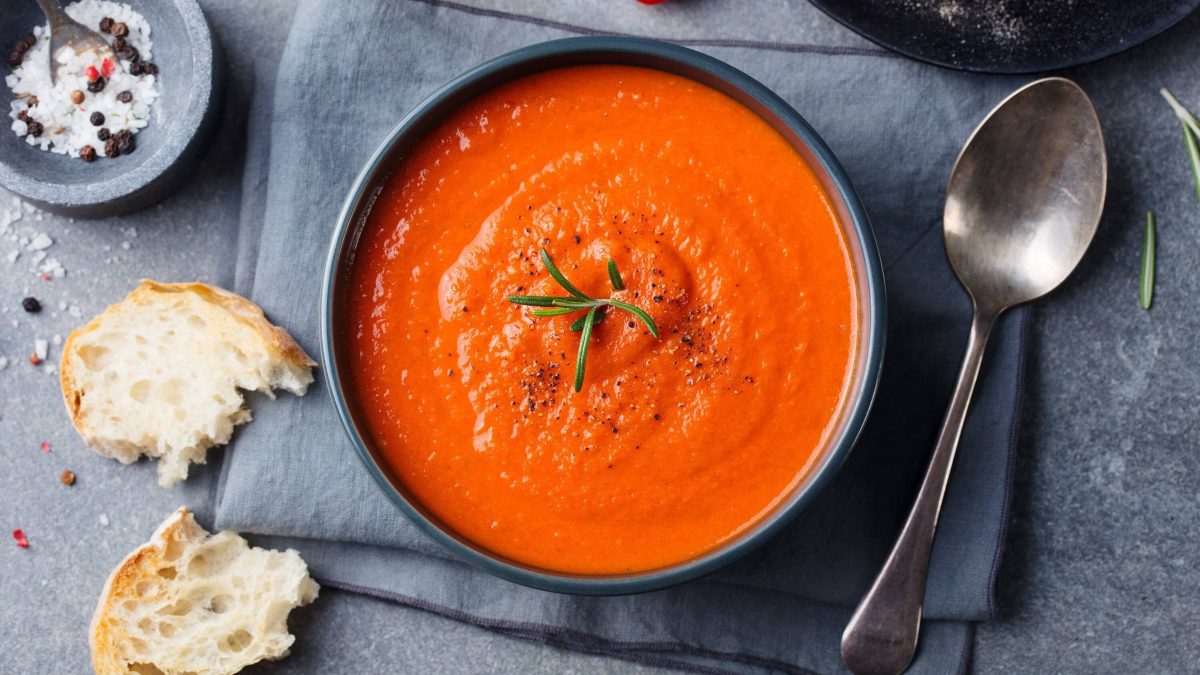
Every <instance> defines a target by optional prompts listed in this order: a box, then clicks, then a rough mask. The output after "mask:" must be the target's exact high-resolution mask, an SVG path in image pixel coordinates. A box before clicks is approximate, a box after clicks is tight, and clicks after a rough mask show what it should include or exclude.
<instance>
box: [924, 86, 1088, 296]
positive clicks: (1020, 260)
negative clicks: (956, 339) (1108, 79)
mask: <svg viewBox="0 0 1200 675" xmlns="http://www.w3.org/2000/svg"><path fill="white" fill-rule="evenodd" d="M1107 171H1108V167H1107V160H1106V157H1105V153H1104V138H1103V136H1102V134H1101V133H1100V120H1099V119H1098V118H1097V117H1096V111H1095V109H1094V108H1093V107H1092V103H1091V101H1089V100H1088V97H1087V94H1085V93H1084V92H1083V90H1082V89H1080V88H1079V85H1077V84H1075V83H1074V82H1072V81H1070V80H1067V79H1064V78H1060V77H1056V78H1048V79H1044V80H1038V81H1037V82H1034V83H1032V84H1029V85H1027V86H1025V87H1022V88H1021V89H1018V90H1017V91H1016V92H1014V93H1013V94H1011V95H1010V96H1009V97H1008V98H1006V99H1005V100H1004V101H1003V102H1001V103H1000V105H998V106H996V108H995V110H993V112H992V113H991V115H989V116H988V118H987V120H986V122H985V123H983V124H981V125H980V126H979V128H978V129H976V131H975V133H974V134H973V135H972V136H971V138H970V139H969V140H968V141H967V144H966V146H965V147H964V148H963V150H962V153H961V154H959V156H958V161H957V162H956V163H955V165H954V170H953V171H952V172H951V174H950V185H949V187H948V188H947V190H946V208H945V212H944V215H943V221H944V227H945V238H946V254H947V256H948V257H949V259H950V265H951V267H953V268H954V273H955V274H956V275H958V278H959V279H960V280H961V281H962V284H963V286H965V287H966V289H967V291H968V292H969V293H970V294H971V297H972V298H973V299H974V300H975V301H976V302H977V303H979V302H984V301H986V304H988V305H989V306H990V307H993V308H996V309H1000V308H1004V307H1010V306H1012V305H1016V304H1020V303H1023V302H1028V301H1030V300H1033V299H1035V298H1038V297H1041V296H1042V295H1045V294H1046V293H1049V292H1050V291H1051V290H1053V289H1054V288H1055V287H1057V286H1058V285H1059V284H1061V283H1062V282H1063V281H1064V280H1065V279H1066V278H1067V275H1069V274H1070V273H1071V271H1072V270H1074V269H1075V266H1076V265H1078V264H1079V260H1080V259H1081V258H1082V257H1083V253H1084V251H1086V250H1087V247H1088V244H1090V243H1091V241H1092V237H1093V236H1094V235H1095V233H1096V226H1097V225H1098V224H1099V222H1100V212H1101V211H1102V210H1103V208H1104V193H1105V185H1106V183H1107V180H1106V176H1107Z"/></svg>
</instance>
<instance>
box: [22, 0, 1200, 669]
mask: <svg viewBox="0 0 1200 675" xmlns="http://www.w3.org/2000/svg"><path fill="white" fill-rule="evenodd" d="M30 1H31V0H30ZM471 4H476V5H481V6H482V5H487V4H489V3H487V2H485V0H471ZM739 4H740V3H739ZM202 5H203V6H204V9H205V11H206V13H207V15H208V17H209V20H210V21H211V23H212V24H213V26H214V29H215V32H216V34H217V35H218V36H219V38H220V40H221V41H222V43H223V44H224V47H225V51H226V55H227V57H228V60H229V67H230V73H229V75H230V77H229V85H228V86H229V90H228V92H227V98H228V105H227V109H226V111H225V115H224V119H223V123H222V127H221V129H220V130H219V132H218V137H217V138H216V140H215V141H214V143H213V144H212V147H211V148H210V149H209V151H208V154H207V156H206V157H205V159H204V160H203V163H202V164H201V166H200V168H199V170H198V171H197V173H196V175H195V177H194V179H193V180H191V181H190V182H189V183H188V185H187V186H186V187H185V188H184V189H182V190H181V191H180V192H179V193H178V194H176V195H174V196H172V197H171V198H169V199H168V200H167V201H166V202H164V203H163V204H161V205H159V206H157V207H154V208H151V209H148V210H146V211H143V212H140V213H136V214H132V215H129V216H125V217H121V218H115V219H109V220H103V221H90V222H89V221H82V220H75V221H72V220H69V219H65V218H58V217H53V216H50V215H49V214H40V213H37V212H33V211H29V210H26V209H24V208H22V207H21V206H20V205H19V204H15V203H14V202H13V200H12V198H11V197H10V196H8V195H5V194H3V193H2V192H0V223H2V222H3V221H4V220H5V219H7V218H10V217H11V215H12V214H13V213H14V212H15V211H18V210H19V211H20V212H21V218H20V219H19V220H16V221H15V222H13V223H12V224H11V225H10V226H9V227H8V230H7V231H4V228H0V289H2V290H0V356H2V357H5V358H7V366H6V367H5V368H3V369H0V452H3V456H4V464H3V469H0V537H2V538H0V598H3V601H2V602H0V647H2V648H0V672H4V673H7V672H13V673H16V672H81V671H86V670H87V669H88V648H87V624H88V620H89V618H90V616H91V612H92V609H93V606H94V602H95V599H96V596H97V594H98V593H99V590H100V587H101V585H102V583H103V581H104V578H105V577H106V576H107V574H108V573H109V571H110V570H111V568H112V567H113V566H114V565H115V564H116V563H117V562H118V561H119V560H120V559H121V558H122V557H123V556H124V555H125V554H126V553H127V552H128V551H130V550H132V549H133V548H134V547H135V546H137V545H138V544H140V543H142V542H144V541H145V540H146V539H147V538H148V537H149V535H150V533H151V531H152V530H153V529H154V527H155V526H156V525H157V524H158V522H159V521H161V520H162V519H163V518H164V517H165V516H166V515H167V514H168V513H170V511H172V510H173V509H174V508H176V507H177V506H179V505H180V504H191V505H196V504H202V503H204V502H205V499H206V496H207V495H208V491H209V489H210V486H211V480H212V478H213V473H214V472H213V471H212V470H211V468H207V469H201V470H200V471H196V472H194V477H193V478H192V479H189V481H188V482H187V484H186V485H185V486H183V487H180V488H176V489H175V490H171V491H168V490H163V489H161V488H159V487H158V486H157V485H156V484H155V481H154V467H153V465H152V464H149V463H144V462H143V463H140V464H137V465H134V466H130V467H125V466H121V465H119V464H117V463H116V462H112V461H108V460H104V459H102V458H100V457H98V456H96V455H93V454H92V453H90V452H89V451H87V450H86V449H85V448H84V447H83V446H82V443H81V442H80V441H79V439H78V437H77V436H76V435H75V433H74V431H73V430H72V429H71V427H70V425H69V422H68V421H67V419H66V416H65V413H64V411H63V407H62V403H61V400H60V396H59V392H58V380H57V374H56V373H52V372H46V370H47V369H45V368H44V367H41V368H35V367H33V366H31V365H30V364H29V363H28V361H27V356H28V354H29V352H30V351H32V350H33V345H34V340H35V339H45V340H47V341H49V342H50V360H49V363H51V364H53V363H56V362H57V359H58V356H59V345H58V340H59V339H61V338H65V337H66V335H67V334H68V333H69V332H70V331H71V329H72V328H74V327H75V326H77V325H79V324H81V323H82V322H83V321H85V320H86V319H87V318H88V317H90V316H92V315H94V314H95V313H97V312H99V311H100V310H102V309H103V308H104V307H105V306H106V305H108V304H110V303H111V302H114V301H116V300H118V299H119V298H120V297H122V296H124V295H125V293H127V292H128V291H129V290H130V289H131V288H132V287H133V286H134V284H135V283H136V281H137V280H138V279H140V278H143V277H151V278H156V279H162V280H167V281H183V280H192V279H199V280H203V281H208V282H211V283H216V284H222V285H229V284H230V282H231V278H232V256H233V251H234V246H235V244H236V241H237V222H238V217H239V206H240V195H241V193H242V189H243V185H242V181H241V166H242V162H243V156H242V153H243V149H244V147H245V140H246V139H245V134H246V127H245V119H246V115H247V110H248V108H249V106H250V104H251V101H250V94H251V92H252V91H253V86H252V85H253V83H254V81H255V79H256V78H271V77H273V68H274V66H273V64H274V63H275V62H276V60H277V59H278V54H279V52H280V50H281V49H282V46H283V43H284V40H285V39H286V35H287V30H288V25H289V22H290V17H291V13H292V7H293V5H292V3H291V2H288V1H286V0H270V1H269V2H255V3H245V2H242V1H241V0H202ZM681 5H684V9H683V10H678V14H677V15H676V17H675V18H674V19H673V22H672V23H671V25H670V27H669V28H670V31H673V32H671V33H670V34H673V35H674V34H678V35H679V36H681V37H682V36H688V35H690V36H699V35H705V36H711V35H712V34H714V33H718V34H721V35H722V36H725V34H729V35H738V36H746V35H747V32H753V33H754V35H753V36H756V37H761V38H767V37H779V36H780V35H786V37H787V39H789V40H791V41H810V42H819V43H822V44H840V45H860V44H863V43H862V41H861V39H860V38H858V37H856V36H854V35H853V34H851V33H850V32H849V31H847V30H846V29H844V28H842V27H841V26H839V25H837V24H836V23H834V22H833V21H831V20H829V19H828V18H826V17H825V16H824V15H822V14H820V13H819V12H817V11H815V10H814V9H813V8H812V7H811V6H809V5H807V4H806V3H805V2H803V1H802V0H763V1H762V2H761V4H759V3H756V5H755V12H756V13H758V14H759V16H754V17H752V16H750V15H749V14H743V12H746V11H747V10H745V7H746V5H745V4H740V8H739V7H734V6H733V5H734V3H721V2H719V1H718V0H692V1H691V2H688V3H681ZM514 6H517V7H521V6H528V7H529V8H530V11H536V12H537V13H538V14H539V15H540V16H543V17H545V18H550V19H553V20H559V21H567V22H572V23H582V24H587V25H589V26H596V27H600V28H602V29H607V30H624V31H627V32H635V33H636V32H647V31H646V30H638V28H639V26H640V27H642V28H647V24H645V23H644V22H645V21H648V20H653V16H654V15H653V14H651V13H648V12H647V11H646V10H647V9H648V8H643V7H641V6H636V5H635V3H633V2H632V0H628V1H623V2H615V1H614V0H573V1H570V2H559V3H545V2H539V1H538V0H520V1H516V0H514V2H511V3H504V7H505V8H506V9H508V10H512V9H513V7H514ZM764 17H766V18H764ZM784 18H787V19H788V20H787V21H783V20H782V19H784ZM743 21H744V24H745V25H744V26H743V25H742V24H741V23H739V22H743ZM639 22H641V23H639ZM743 28H744V30H743ZM755 31H757V32H755ZM771 31H774V32H775V33H776V34H774V35H767V34H765V33H769V32H771ZM658 34H662V33H661V32H659V33H658ZM1197 62H1200V15H1197V16H1193V17H1191V18H1189V19H1187V20H1185V21H1184V22H1183V23H1182V24H1181V25H1179V26H1177V27H1175V28H1174V29H1172V30H1171V31H1169V32H1168V33H1166V34H1165V35H1163V36H1161V37H1160V38H1158V39H1156V40H1154V41H1152V42H1151V43H1149V44H1147V45H1144V46H1141V47H1138V48H1135V49H1133V50H1132V51H1130V52H1127V53H1125V54H1122V55H1118V56H1116V57H1113V58H1110V59H1107V60H1105V61H1103V62H1101V63H1098V64H1093V65H1089V66H1084V67H1080V68H1075V69H1071V70H1069V71H1067V72H1066V73H1064V74H1065V75H1067V76H1069V77H1072V78H1075V79H1076V80H1077V81H1079V82H1080V84H1081V85H1083V86H1084V88H1085V89H1086V90H1087V91H1088V93H1089V94H1091V95H1092V96H1093V98H1094V100H1095V102H1096V105H1097V109H1098V112H1099V114H1100V119H1101V122H1102V124H1103V126H1104V130H1105V134H1106V141H1107V144H1108V151H1109V162H1110V171H1111V176H1110V184H1109V198H1108V204H1107V208H1106V212H1105V217H1104V221H1103V222H1102V224H1101V227H1100V232H1099V235H1098V237H1097V239H1096V242H1095V244H1094V245H1093V248H1092V250H1091V251H1090V252H1089V254H1088V255H1087V257H1086V258H1085V260H1084V262H1083V264H1082V266H1081V268H1080V269H1079V271H1078V272H1077V273H1076V274H1075V275H1074V276H1073V277H1072V278H1071V279H1070V280H1069V281H1068V282H1067V284H1066V285H1065V286H1064V287H1063V288H1062V289H1060V291H1058V292H1057V293H1055V294H1054V295H1053V296H1051V297H1049V298H1047V299H1045V300H1044V301H1042V302H1040V303H1039V304H1038V305H1037V308H1036V310H1035V311H1034V314H1033V316H1034V319H1033V330H1032V335H1031V342H1030V345H1029V348H1030V352H1029V354H1030V361H1029V374H1028V387H1027V391H1026V394H1025V399H1024V404H1023V411H1024V412H1023V424H1022V432H1021V445H1020V458H1019V460H1018V464H1017V468H1016V489H1015V493H1014V501H1013V505H1012V509H1013V518H1012V524H1011V528H1010V532H1009V547H1008V551H1007V554H1006V557H1005V561H1004V566H1003V571H1002V574H1001V579H1000V584H999V589H998V592H999V596H1000V607H1001V615H1000V616H999V617H997V618H996V620H995V621H992V622H990V623H986V624H982V625H980V626H979V627H978V629H977V632H976V645H975V653H974V659H973V670H975V671H977V672H981V673H983V672H1128V671H1153V672H1164V671H1174V672H1180V671H1186V670H1192V669H1194V668H1195V664H1196V663H1197V662H1198V661H1200V634H1198V633H1197V632H1196V631H1195V630H1194V628H1193V627H1194V626H1195V625H1196V624H1197V623H1198V622H1200V605H1198V604H1197V603H1196V602H1195V598H1196V595H1197V592H1198V591H1200V570H1197V568H1196V566H1195V561H1196V560H1197V559H1200V499H1197V497H1196V492H1197V491H1196V486H1197V484H1198V482H1200V416H1197V414H1196V411H1197V409H1198V408H1200V372H1198V370H1200V366H1198V363H1200V362H1198V360H1197V355H1198V348H1200V317H1198V315H1197V313H1196V312H1195V311H1194V307H1195V305H1196V298H1197V297H1200V260H1198V258H1200V241H1198V240H1200V199H1198V198H1197V195H1196V193H1195V191H1194V189H1193V187H1192V185H1191V177H1190V174H1189V172H1188V165H1187V160H1186V155H1185V151H1184V146H1183V138H1182V135H1181V132H1180V131H1179V128H1178V125H1177V124H1176V122H1175V120H1174V118H1173V117H1172V116H1171V113H1170V111H1169V109H1168V108H1167V107H1166V105H1165V104H1164V103H1163V102H1162V100H1161V99H1160V98H1159V96H1158V94H1157V89H1158V87H1160V86H1167V87H1170V88H1171V89H1172V90H1173V91H1174V92H1175V94H1176V95H1177V96H1178V97H1179V98H1180V99H1181V100H1182V101H1184V102H1185V104H1188V105H1190V106H1192V107H1193V109H1198V108H1200V79H1198V78H1197V77H1196V76H1195V70H1196V68H1195V64H1196V63H1197ZM980 77H985V76H980ZM2 133H8V132H7V131H4V132H2ZM1146 209H1153V210H1154V211H1155V213H1156V215H1157V216H1158V222H1159V249H1158V286H1157V292H1156V295H1155V304H1154V308H1153V309H1152V310H1151V311H1149V312H1146V311H1143V310H1141V309H1139V308H1138V305H1137V297H1138V292H1137V278H1138V264H1139V258H1140V254H1141V223H1142V218H1143V214H1144V211H1145V210H1146ZM39 232H45V233H46V234H47V235H49V236H50V237H51V239H52V240H53V241H54V244H53V245H52V246H51V247H50V248H48V249H46V251H45V253H46V257H47V259H49V258H54V259H56V260H58V261H59V262H60V263H61V264H62V266H63V267H64V268H65V270H66V276H65V277H63V278H61V279H53V280H52V281H50V282H46V281H42V280H41V279H40V278H38V277H37V276H36V275H35V274H34V273H33V272H32V271H31V269H32V268H34V267H37V266H38V263H35V261H34V255H35V252H33V251H29V250H26V246H25V245H24V244H22V243H21V242H22V239H23V238H32V237H33V236H34V235H36V234H37V233H39ZM13 251H20V253H19V256H18V258H17V259H16V261H15V262H12V263H9V262H8V260H7V257H6V256H8V255H9V254H10V253H11V252H13ZM42 262H44V261H42ZM26 295H33V296H36V297H38V298H39V299H40V300H41V301H42V303H43V305H44V306H45V309H44V311H43V312H42V313H41V314H39V315H36V316H33V315H27V314H25V313H24V312H23V311H22V310H21V308H20V301H21V299H22V298H23V297H25V296H26ZM963 330H964V333H965V331H966V326H964V327H963ZM56 336H57V337H56ZM42 442H46V443H48V444H49V448H50V451H49V452H48V453H47V452H43V451H41V450H40V444H41V443H42ZM210 457H211V458H212V460H213V462H216V461H219V458H220V453H219V452H210ZM210 466H211V465H210ZM63 469H71V470H73V471H74V472H75V473H76V474H77V476H78V482H77V483H76V485H75V486H73V487H65V486H63V485H60V484H59V482H58V476H59V473H60V472H61V471H62V470H63ZM205 515H206V514H204V513H203V511H202V512H201V517H202V519H203V518H204V516H205ZM15 528H22V529H23V530H24V531H25V533H26V535H28V537H29V541H30V548H28V549H19V548H17V547H16V546H15V545H14V544H13V542H12V540H11V537H10V535H9V532H10V531H11V530H13V529H15ZM291 626H292V629H293V632H295V633H296V634H297V636H298V640H297V643H296V647H295V648H294V650H293V654H292V656H290V657H289V658H288V659H286V660H284V661H281V662H279V663H277V664H267V665H262V666H258V667H256V668H253V669H251V670H252V671H253V672H327V673H328V672H378V671H384V670H387V671H402V672H497V673H575V672H627V673H635V672H649V671H650V670H652V669H647V668H644V667H640V666H634V665H630V664H627V663H624V662H620V661H615V660H610V659H604V658H600V657H595V656H589V655H585V654H578V653H573V652H564V651H560V650H557V649H554V648H549V647H544V646H540V645H535V644H531V643H526V642H520V641H516V640H512V639H509V638H505V637H500V636H498V635H494V634H492V633H488V632H486V631H483V630H481V629H477V628H473V627H469V626H465V625H462V624H459V623H456V622H454V621H450V620H448V619H444V618H441V617H438V616H434V615H431V614H427V613H424V612H421V611H418V610H414V609H408V608H404V607H399V606H396V605H393V604H390V603H386V602H383V601H379V600H374V599H370V598H366V597H361V596H355V595H350V594H346V593H340V592H337V591H333V590H325V591H323V592H322V594H321V598H320V600H319V601H318V602H317V603H316V604H315V605H313V606H310V607H308V608H305V609H302V610H300V611H298V612H297V613H296V614H294V615H293V619H292V621H291Z"/></svg>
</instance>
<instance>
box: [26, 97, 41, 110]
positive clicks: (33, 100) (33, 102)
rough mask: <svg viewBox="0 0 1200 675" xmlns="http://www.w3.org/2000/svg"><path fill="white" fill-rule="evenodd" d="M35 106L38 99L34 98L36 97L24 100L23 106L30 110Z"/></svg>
mask: <svg viewBox="0 0 1200 675" xmlns="http://www.w3.org/2000/svg"><path fill="white" fill-rule="evenodd" d="M37 104H38V97H36V96H30V97H29V98H28V99H26V100H25V105H27V106H29V107H30V108H32V107H34V106H36V105H37Z"/></svg>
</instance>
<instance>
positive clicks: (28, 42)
mask: <svg viewBox="0 0 1200 675" xmlns="http://www.w3.org/2000/svg"><path fill="white" fill-rule="evenodd" d="M23 42H24V44H25V49H27V50H28V49H33V46H34V45H36V44H37V36H36V35H34V34H33V33H30V34H28V35H26V36H25V40H24V41H23Z"/></svg>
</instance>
